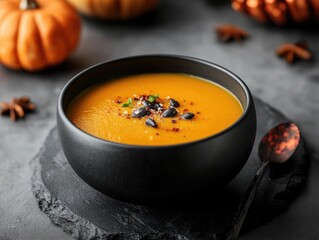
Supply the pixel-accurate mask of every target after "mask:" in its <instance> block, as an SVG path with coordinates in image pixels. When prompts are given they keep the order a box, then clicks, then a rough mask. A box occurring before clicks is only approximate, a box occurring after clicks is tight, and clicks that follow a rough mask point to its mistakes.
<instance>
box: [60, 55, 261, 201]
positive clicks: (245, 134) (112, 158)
mask: <svg viewBox="0 0 319 240" xmlns="http://www.w3.org/2000/svg"><path fill="white" fill-rule="evenodd" d="M141 73H185V74H190V75H194V76H198V77H201V78H205V79H208V80H211V81H214V82H216V83H218V84H220V85H221V86H223V87H225V88H226V89H228V90H229V91H231V92H232V93H233V94H235V95H236V96H237V98H238V99H239V101H240V102H241V104H242V105H243V107H244V113H243V115H242V116H241V117H240V118H239V119H238V120H237V122H235V123H234V124H233V125H232V126H230V127H229V128H227V129H225V130H224V131H222V132H220V133H218V134H215V135H212V136H211V137H208V138H205V139H202V140H199V141H195V142H189V143H185V144H177V145H168V146H135V145H127V144H120V143H114V142H109V141H105V140H101V139H99V138H96V137H94V136H91V135H89V134H87V133H85V132H83V131H82V130H80V129H79V128H77V127H76V126H74V125H73V124H72V123H71V122H70V121H69V119H68V117H67V116H66V113H65V110H66V108H67V107H68V105H69V104H70V102H71V101H72V100H73V99H74V97H76V96H77V95H78V94H79V93H81V92H82V91H83V90H85V89H87V88H88V87H90V86H92V85H94V84H96V83H99V82H103V81H108V80H110V79H114V78H119V77H123V76H127V75H134V74H141ZM57 124H58V131H59V135H60V139H61V143H62V148H63V151H64V153H65V156H66V158H67V159H68V161H69V163H70V165H71V166H72V168H73V169H74V171H75V172H76V173H77V174H78V175H79V176H80V177H81V178H82V179H83V180H84V181H85V182H86V183H88V184H89V185H90V186H92V187H93V188H95V189H97V190H98V191H100V192H102V193H104V194H106V195H108V196H110V197H113V198H116V199H120V200H123V201H128V202H135V203H141V204H143V203H158V202H163V201H165V202H167V201H175V200H177V199H180V198H182V197H187V196H194V195H197V194H201V193H204V192H205V191H207V190H208V191H210V192H212V191H214V190H216V189H217V188H220V187H222V186H224V185H225V184H227V183H228V182H229V181H230V180H231V179H233V178H234V177H235V176H236V175H237V174H238V172H239V171H240V170H241V169H242V167H243V166H244V165H245V163H246V161H247V159H248V157H249V155H250V152H251V150H252V147H253V144H254V140H255V134H256V113H255V108H254V103H253V99H252V96H251V94H250V92H249V89H248V88H247V86H246V85H245V84H244V83H243V82H242V80H240V79H239V78H238V77H237V76H235V75H234V74H233V73H231V72H229V71H228V70H226V69H224V68H222V67H220V66H217V65H215V64H213V63H209V62H206V61H203V60H199V59H195V58H191V57H182V56H170V55H151V56H137V57H129V58H123V59H119V60H114V61H110V62H105V63H101V64H98V65H95V66H93V67H91V68H88V69H86V70H84V71H83V72H81V73H80V74H78V75H77V76H75V77H74V78H73V79H72V80H71V81H70V82H68V83H67V84H66V86H65V87H64V88H63V90H62V92H61V95H60V97H59V102H58V115H57Z"/></svg>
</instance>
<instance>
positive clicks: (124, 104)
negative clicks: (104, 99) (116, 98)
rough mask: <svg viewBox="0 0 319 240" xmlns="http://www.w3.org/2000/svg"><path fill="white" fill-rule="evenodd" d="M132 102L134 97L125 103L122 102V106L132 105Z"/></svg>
mask: <svg viewBox="0 0 319 240" xmlns="http://www.w3.org/2000/svg"><path fill="white" fill-rule="evenodd" d="M132 103H133V102H132V98H129V99H127V101H126V102H125V103H123V104H122V107H132Z"/></svg>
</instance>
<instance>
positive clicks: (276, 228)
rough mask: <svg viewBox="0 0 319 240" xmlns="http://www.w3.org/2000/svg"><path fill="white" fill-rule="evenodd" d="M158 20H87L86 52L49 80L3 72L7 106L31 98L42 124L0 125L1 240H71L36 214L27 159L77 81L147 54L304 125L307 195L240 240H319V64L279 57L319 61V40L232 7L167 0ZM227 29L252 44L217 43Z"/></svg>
mask: <svg viewBox="0 0 319 240" xmlns="http://www.w3.org/2000/svg"><path fill="white" fill-rule="evenodd" d="M152 15H153V16H151V17H150V18H147V19H144V20H141V21H138V22H134V23H129V24H127V23H126V24H123V23H122V24H121V23H105V22H94V21H91V20H84V28H83V33H82V41H81V44H80V46H79V48H78V49H77V51H76V52H75V54H73V55H72V57H71V58H70V59H69V61H67V62H66V63H65V64H63V65H61V66H59V67H57V68H55V69H52V70H50V71H47V72H44V73H40V74H27V73H22V72H13V71H10V70H7V69H5V68H3V67H1V68H0V99H1V100H10V99H11V98H12V97H13V96H21V95H30V96H31V97H32V100H33V101H34V102H35V103H36V104H37V106H38V112H37V114H33V115H29V116H28V118H27V120H26V121H20V122H18V123H17V124H13V123H11V122H10V121H9V119H7V118H0V239H1V240H3V239H5V240H9V239H10V240H11V239H12V240H13V239H48V240H51V239H52V240H53V239H70V237H69V236H68V235H66V234H65V233H63V232H62V230H60V229H59V228H57V227H55V226H54V225H52V224H51V223H50V221H49V219H48V218H47V217H46V216H45V215H44V214H43V213H42V212H40V210H39V209H38V207H37V205H36V202H35V199H34V197H33V196H32V193H31V185H30V178H31V174H32V173H31V168H30V159H32V158H33V156H35V155H36V154H37V152H38V150H39V148H40V147H41V145H42V143H43V141H44V139H45V137H46V135H47V133H48V131H49V129H50V128H51V127H53V126H54V125H55V107H56V101H57V97H58V94H59V92H60V90H61V88H62V86H63V85H64V84H65V83H66V82H67V81H68V80H69V79H70V77H71V76H73V75H74V74H75V73H77V72H79V71H80V70H82V69H84V68H86V67H88V66H90V65H92V64H95V63H98V62H100V61H104V60H108V59H113V58H118V57H124V56H130V55H137V54H149V53H170V54H182V55H189V56H194V57H199V58H203V59H206V60H209V61H212V62H215V63H218V64H220V65H222V66H224V67H226V68H229V69H230V70H232V71H233V72H235V73H236V74H237V75H239V76H240V77H241V78H242V79H243V80H244V81H245V82H246V83H247V84H248V85H249V87H250V89H251V91H252V93H253V94H255V95H257V96H259V97H260V98H261V99H263V100H264V101H266V102H268V103H270V104H271V105H273V106H275V107H277V108H278V109H280V110H281V111H282V112H283V113H284V114H286V115H287V116H288V117H289V118H290V119H293V120H294V121H296V122H297V123H298V124H299V125H300V127H301V129H302V133H303V135H304V137H305V138H306V139H307V142H308V143H309V145H310V147H311V149H312V163H311V168H310V176H309V181H308V186H307V188H306V189H305V191H304V193H303V194H302V195H301V196H300V197H299V198H298V199H297V200H296V201H295V202H294V203H293V204H292V205H291V207H290V210H289V211H288V212H286V213H285V214H283V215H281V216H280V217H278V218H276V219H275V220H273V221H272V222H270V223H268V224H267V225H264V226H262V227H260V228H258V229H256V230H254V231H252V232H250V233H248V234H245V235H244V236H243V237H242V238H241V239H246V240H250V239H251V240H253V239H259V240H264V239H293V240H299V239H303V240H304V239H309V240H310V239H319V228H318V221H319V191H318V187H319V174H318V172H319V164H318V161H319V155H318V150H319V141H318V139H319V106H318V103H319V94H318V93H319V63H318V62H317V61H314V62H313V63H298V64H296V65H294V66H289V65H287V64H286V63H285V62H283V61H282V60H281V59H277V58H276V57H275V56H274V49H275V48H276V47H277V46H278V45H280V44H281V43H283V42H286V41H289V42H294V41H297V40H300V39H304V40H307V41H308V42H309V44H310V47H311V49H312V50H313V52H314V54H315V55H317V56H319V31H318V30H315V28H313V29H311V28H310V29H308V30H302V29H300V28H299V29H298V28H293V29H291V28H286V29H282V28H277V27H273V26H264V25H260V24H258V23H255V22H254V21H251V20H250V19H248V18H246V17H245V16H242V15H239V14H237V13H234V12H233V11H232V10H231V9H230V7H229V6H227V5H226V6H221V7H214V6H211V5H208V4H207V3H206V2H205V1H204V0H196V1H194V0H170V1H169V0H162V4H161V6H160V8H159V9H158V11H157V12H155V13H153V14H152ZM227 22H228V23H235V24H237V25H239V26H241V27H244V28H245V29H247V30H248V31H249V32H250V33H251V35H252V37H251V39H250V40H248V41H247V42H244V43H242V44H221V43H219V42H217V41H216V39H215V35H214V33H213V31H212V29H213V27H214V26H216V25H218V24H220V23H227ZM317 29H319V27H318V28H317Z"/></svg>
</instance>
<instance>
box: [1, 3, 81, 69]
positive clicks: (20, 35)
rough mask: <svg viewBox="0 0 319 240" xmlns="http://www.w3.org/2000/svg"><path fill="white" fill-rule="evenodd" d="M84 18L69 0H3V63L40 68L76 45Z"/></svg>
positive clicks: (51, 64) (61, 57) (62, 55)
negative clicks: (67, 0) (81, 18)
mask: <svg viewBox="0 0 319 240" xmlns="http://www.w3.org/2000/svg"><path fill="white" fill-rule="evenodd" d="M80 29H81V21H80V17H79V16H78V14H77V13H76V11H75V10H74V9H73V8H72V6H70V5H69V4H68V3H67V2H66V1H65V0H21V1H20V0H0V63H1V64H3V65H5V66H7V67H9V68H12V69H16V70H19V69H23V70H26V71H31V72H33V71H38V70H42V69H44V68H47V67H49V66H53V65H56V64H59V63H61V62H63V61H64V60H65V59H66V58H67V57H68V56H69V55H70V53H71V52H72V51H73V50H74V49H75V48H76V46H77V44H78V41H79V38H80Z"/></svg>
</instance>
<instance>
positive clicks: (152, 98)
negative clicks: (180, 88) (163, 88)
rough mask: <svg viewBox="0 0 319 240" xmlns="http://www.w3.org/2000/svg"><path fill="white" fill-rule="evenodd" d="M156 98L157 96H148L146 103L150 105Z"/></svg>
mask: <svg viewBox="0 0 319 240" xmlns="http://www.w3.org/2000/svg"><path fill="white" fill-rule="evenodd" d="M158 97H159V94H156V95H150V96H148V101H149V102H151V103H152V102H154V101H155V100H156V99H157V98H158Z"/></svg>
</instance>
